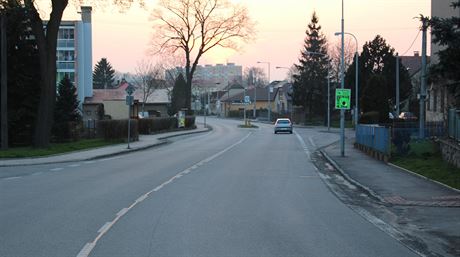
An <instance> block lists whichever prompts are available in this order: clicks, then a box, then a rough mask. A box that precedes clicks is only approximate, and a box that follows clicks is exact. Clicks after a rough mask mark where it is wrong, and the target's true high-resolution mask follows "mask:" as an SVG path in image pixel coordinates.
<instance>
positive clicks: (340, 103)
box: [335, 89, 351, 110]
mask: <svg viewBox="0 0 460 257" xmlns="http://www.w3.org/2000/svg"><path fill="white" fill-rule="evenodd" d="M350 99H351V90H350V89H336V90H335V109H347V110H349V109H350Z"/></svg>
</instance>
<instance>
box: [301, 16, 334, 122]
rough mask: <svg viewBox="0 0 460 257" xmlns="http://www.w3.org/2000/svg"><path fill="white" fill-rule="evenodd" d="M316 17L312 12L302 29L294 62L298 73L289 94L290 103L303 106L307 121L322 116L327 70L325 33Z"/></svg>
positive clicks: (324, 109)
mask: <svg viewBox="0 0 460 257" xmlns="http://www.w3.org/2000/svg"><path fill="white" fill-rule="evenodd" d="M318 21H319V20H318V17H317V15H316V13H313V15H312V18H311V22H310V24H308V28H307V30H306V32H305V33H306V38H305V40H304V48H303V50H302V51H301V56H300V58H299V64H297V65H295V66H296V68H297V70H298V74H296V75H294V86H293V95H292V96H293V101H294V104H295V105H301V106H303V108H304V111H305V112H306V115H307V118H308V120H310V121H311V120H312V118H313V117H314V116H322V117H324V118H326V115H325V114H326V111H327V99H326V98H327V71H328V66H329V65H330V63H329V58H328V55H327V41H326V37H325V36H324V35H323V33H322V32H321V26H320V25H318Z"/></svg>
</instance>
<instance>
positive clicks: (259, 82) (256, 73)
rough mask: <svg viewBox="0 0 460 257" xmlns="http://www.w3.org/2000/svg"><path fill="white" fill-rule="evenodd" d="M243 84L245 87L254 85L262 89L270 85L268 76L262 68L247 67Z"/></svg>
mask: <svg viewBox="0 0 460 257" xmlns="http://www.w3.org/2000/svg"><path fill="white" fill-rule="evenodd" d="M243 84H244V85H245V86H248V85H254V86H256V87H262V86H264V85H267V84H268V79H267V75H266V74H265V71H264V69H262V68H260V67H247V68H246V69H245V70H244V73H243Z"/></svg>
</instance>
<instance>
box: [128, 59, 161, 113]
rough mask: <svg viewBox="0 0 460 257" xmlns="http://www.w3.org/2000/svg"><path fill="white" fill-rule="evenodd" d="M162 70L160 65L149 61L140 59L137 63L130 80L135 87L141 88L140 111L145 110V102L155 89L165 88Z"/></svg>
mask: <svg viewBox="0 0 460 257" xmlns="http://www.w3.org/2000/svg"><path fill="white" fill-rule="evenodd" d="M162 72H163V70H162V69H161V67H160V66H159V65H155V64H153V63H152V62H151V61H147V60H141V61H139V62H138V63H137V66H136V68H135V75H134V76H133V77H132V80H133V82H134V86H135V87H136V89H137V90H141V93H142V107H141V108H142V109H141V111H142V113H144V110H145V103H146V102H147V100H148V98H149V97H150V96H151V95H152V94H153V93H154V92H155V90H157V89H162V88H165V83H164V80H163V79H162V78H163V76H162Z"/></svg>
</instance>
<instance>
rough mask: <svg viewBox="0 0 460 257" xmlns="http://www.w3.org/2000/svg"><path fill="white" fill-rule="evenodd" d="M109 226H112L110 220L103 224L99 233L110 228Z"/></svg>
mask: <svg viewBox="0 0 460 257" xmlns="http://www.w3.org/2000/svg"><path fill="white" fill-rule="evenodd" d="M109 226H110V222H106V223H105V224H104V226H102V227H101V228H100V229H99V230H98V231H97V233H102V232H104V231H106V230H107V229H108V227H109Z"/></svg>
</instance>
